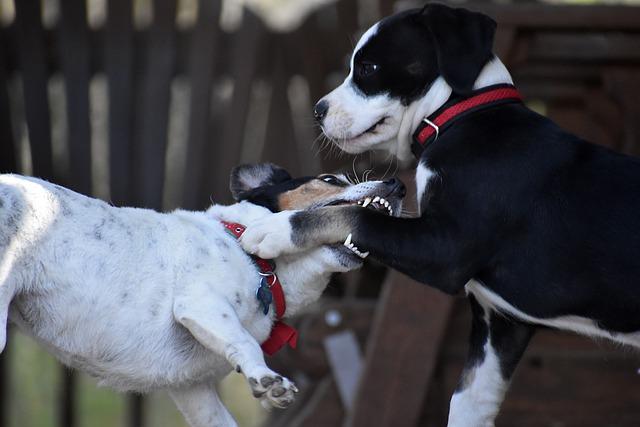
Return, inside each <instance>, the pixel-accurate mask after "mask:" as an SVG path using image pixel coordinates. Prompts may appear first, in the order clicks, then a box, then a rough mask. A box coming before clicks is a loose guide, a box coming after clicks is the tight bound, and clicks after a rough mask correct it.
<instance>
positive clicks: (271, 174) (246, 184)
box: [229, 163, 291, 201]
mask: <svg viewBox="0 0 640 427" xmlns="http://www.w3.org/2000/svg"><path fill="white" fill-rule="evenodd" d="M290 179H291V175H289V173H288V172H287V171H286V170H284V169H282V168H281V167H280V166H276V165H274V164H272V163H258V164H253V165H240V166H236V167H235V168H233V170H232V171H231V179H230V181H229V189H230V190H231V195H232V196H233V198H234V199H235V200H236V201H238V200H240V199H241V198H242V195H243V194H244V193H246V192H247V191H250V190H253V189H254V188H258V187H262V186H265V185H273V184H278V183H281V182H285V181H289V180H290Z"/></svg>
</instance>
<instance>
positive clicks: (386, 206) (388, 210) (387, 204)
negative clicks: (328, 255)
mask: <svg viewBox="0 0 640 427" xmlns="http://www.w3.org/2000/svg"><path fill="white" fill-rule="evenodd" d="M387 197H388V196H387ZM398 202H399V201H396V202H394V201H393V200H386V199H385V198H384V197H381V196H367V197H365V198H363V199H360V200H356V201H349V200H334V201H333V202H331V203H328V204H326V205H325V206H361V207H363V208H365V209H371V210H373V211H377V212H380V213H383V214H386V215H389V216H393V213H394V210H393V206H394V205H395V206H396V209H397V210H398V209H399V208H400V206H399V203H398ZM332 247H333V248H334V249H335V250H336V251H338V252H340V253H342V254H344V255H345V256H347V257H350V258H352V259H355V260H357V261H358V262H362V260H363V259H365V258H366V257H367V256H368V255H369V252H363V251H360V250H359V249H358V247H357V246H356V245H355V244H354V243H353V242H352V241H351V234H349V235H348V236H347V238H346V240H345V241H344V243H343V244H342V245H332Z"/></svg>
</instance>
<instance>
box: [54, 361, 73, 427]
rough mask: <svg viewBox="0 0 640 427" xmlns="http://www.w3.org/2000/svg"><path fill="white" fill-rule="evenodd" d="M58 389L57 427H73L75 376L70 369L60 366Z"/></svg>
mask: <svg viewBox="0 0 640 427" xmlns="http://www.w3.org/2000/svg"><path fill="white" fill-rule="evenodd" d="M60 374H61V375H62V380H61V381H60V388H59V389H58V399H59V400H58V426H59V427H75V426H76V424H77V423H76V416H75V411H74V408H75V400H76V399H75V397H76V374H75V372H73V371H72V370H71V369H69V368H66V367H64V366H60Z"/></svg>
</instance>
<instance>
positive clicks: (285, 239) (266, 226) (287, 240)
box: [240, 211, 297, 259]
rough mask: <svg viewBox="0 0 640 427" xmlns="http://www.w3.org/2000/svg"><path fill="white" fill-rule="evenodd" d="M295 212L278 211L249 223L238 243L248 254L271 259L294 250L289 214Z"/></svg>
mask: <svg viewBox="0 0 640 427" xmlns="http://www.w3.org/2000/svg"><path fill="white" fill-rule="evenodd" d="M294 213H295V212H293V211H288V212H279V213H276V214H273V215H268V216H266V217H265V218H262V219H259V220H257V221H255V222H252V223H249V224H248V226H247V229H246V230H245V232H244V234H243V235H242V237H241V238H240V244H241V245H242V247H243V248H244V250H245V251H247V252H248V253H250V254H254V255H257V256H259V257H260V258H264V259H273V258H277V257H278V256H280V255H282V254H284V253H291V252H295V251H296V248H297V247H296V246H295V245H294V244H293V242H292V239H291V237H292V234H293V233H292V232H293V230H292V228H291V221H290V219H291V216H292V215H293V214H294Z"/></svg>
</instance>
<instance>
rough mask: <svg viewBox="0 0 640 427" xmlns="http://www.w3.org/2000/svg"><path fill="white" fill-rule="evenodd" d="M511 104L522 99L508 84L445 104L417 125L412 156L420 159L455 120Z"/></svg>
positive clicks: (475, 92)
mask: <svg viewBox="0 0 640 427" xmlns="http://www.w3.org/2000/svg"><path fill="white" fill-rule="evenodd" d="M513 102H522V97H521V96H520V93H519V92H518V90H517V89H516V88H515V87H514V86H513V85H510V84H500V85H494V86H488V87H486V88H482V89H479V90H477V91H474V93H473V94H472V95H471V96H470V97H467V98H464V99H459V98H456V99H453V100H450V101H448V102H446V103H445V104H444V105H443V106H442V107H440V108H439V109H438V110H437V111H436V112H434V113H433V114H432V115H430V116H429V117H425V118H423V119H422V121H421V122H420V125H418V129H416V131H415V132H414V134H413V144H412V145H411V150H412V151H413V154H414V156H416V158H420V156H421V155H422V152H423V151H424V150H425V148H426V147H427V146H428V145H429V144H431V143H432V142H434V141H435V140H436V139H438V137H440V136H441V135H442V134H443V133H444V132H445V131H446V130H447V129H448V128H449V127H450V126H451V125H452V124H453V123H454V122H455V121H456V120H458V119H460V118H462V117H464V116H466V115H467V114H470V113H472V112H475V111H479V110H484V109H485V108H489V107H493V106H496V105H501V104H507V103H513Z"/></svg>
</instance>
